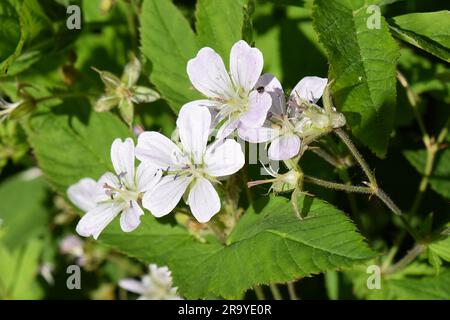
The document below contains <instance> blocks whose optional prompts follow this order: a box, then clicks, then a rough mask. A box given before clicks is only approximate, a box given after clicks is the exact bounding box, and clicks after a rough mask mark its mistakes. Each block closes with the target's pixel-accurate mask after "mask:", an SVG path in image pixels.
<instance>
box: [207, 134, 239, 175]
mask: <svg viewBox="0 0 450 320" xmlns="http://www.w3.org/2000/svg"><path fill="white" fill-rule="evenodd" d="M204 161H205V164H206V168H205V172H206V173H207V174H209V175H211V176H213V177H222V176H228V175H230V174H233V173H235V172H237V171H239V170H240V169H241V168H242V167H243V166H244V163H245V156H244V153H243V152H242V148H241V145H240V144H239V143H237V142H236V141H234V140H232V139H227V140H225V142H224V143H222V144H220V145H218V146H217V147H209V148H208V150H207V151H206V154H205V159H204Z"/></svg>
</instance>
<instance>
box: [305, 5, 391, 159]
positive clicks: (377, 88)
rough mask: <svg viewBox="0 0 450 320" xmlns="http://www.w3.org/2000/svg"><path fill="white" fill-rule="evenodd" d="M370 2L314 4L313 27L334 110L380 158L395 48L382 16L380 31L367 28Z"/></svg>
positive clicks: (386, 133)
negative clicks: (325, 62) (330, 82)
mask: <svg viewBox="0 0 450 320" xmlns="http://www.w3.org/2000/svg"><path fill="white" fill-rule="evenodd" d="M372 3H376V1H363V0H348V1H329V0H316V1H315V5H314V11H313V23H314V26H315V29H316V31H317V32H318V34H319V39H320V41H321V43H322V44H323V45H324V46H325V48H326V50H327V52H328V59H329V62H330V70H329V79H330V80H331V79H333V80H335V84H334V85H333V88H332V91H333V98H334V101H335V104H336V106H337V108H338V109H339V110H341V111H342V112H343V113H344V114H345V116H346V118H347V123H348V124H349V126H350V127H351V129H352V131H353V133H354V135H355V136H356V137H357V138H359V139H360V140H361V141H362V142H363V143H364V144H365V145H367V146H368V147H370V149H371V150H372V151H373V152H375V153H376V154H377V155H378V156H384V155H385V153H386V149H387V145H388V141H389V137H390V134H391V131H392V128H393V125H394V116H395V100H396V63H397V59H398V57H399V48H398V46H397V44H396V43H395V41H394V39H393V38H392V37H391V35H390V32H389V29H388V26H387V24H386V22H385V20H384V18H383V17H381V16H380V19H381V23H380V29H369V28H368V26H367V24H368V19H369V17H370V16H371V14H372V13H368V12H367V11H366V10H367V7H368V6H369V5H370V4H372Z"/></svg>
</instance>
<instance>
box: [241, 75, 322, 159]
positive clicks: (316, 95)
mask: <svg viewBox="0 0 450 320" xmlns="http://www.w3.org/2000/svg"><path fill="white" fill-rule="evenodd" d="M326 85H327V79H324V78H319V77H305V78H303V79H302V80H300V81H299V82H298V84H297V85H296V86H295V87H294V89H293V90H292V93H291V95H290V97H289V100H288V103H287V104H286V101H285V97H284V91H283V88H282V87H281V84H280V82H279V81H278V79H277V78H275V77H274V76H273V75H271V74H265V75H263V76H261V77H260V79H259V80H258V82H257V84H256V87H258V88H259V90H260V91H263V90H264V92H267V93H268V94H270V95H271V96H272V106H271V108H270V110H269V113H268V115H267V119H266V121H265V123H264V125H263V126H262V127H259V128H248V127H240V128H239V129H238V133H239V136H240V137H241V138H242V139H244V140H246V141H249V142H252V143H262V142H270V146H269V150H268V154H269V158H270V159H271V160H288V159H291V158H293V157H295V156H296V155H297V154H298V153H299V151H300V146H301V139H302V137H304V136H305V128H309V127H310V126H311V124H315V120H317V119H311V118H310V117H309V116H308V111H306V109H304V108H303V106H307V107H309V106H313V105H314V104H315V103H316V102H317V101H318V100H319V99H320V98H321V97H322V94H323V92H324V90H325V87H326ZM318 108H319V107H318ZM324 117H327V116H326V115H324Z"/></svg>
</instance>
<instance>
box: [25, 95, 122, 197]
mask: <svg viewBox="0 0 450 320" xmlns="http://www.w3.org/2000/svg"><path fill="white" fill-rule="evenodd" d="M83 101H84V100H80V101H79V103H78V104H77V103H75V104H73V105H72V104H69V103H68V102H66V103H63V104H61V105H59V106H57V107H55V108H53V109H52V110H50V111H45V112H41V113H37V114H36V115H35V116H34V117H33V118H32V119H31V120H30V126H29V127H28V128H27V130H26V131H27V135H28V139H29V142H30V144H31V146H32V148H33V150H34V153H35V155H36V157H37V160H38V163H39V167H40V168H41V169H42V171H43V172H44V175H45V176H46V177H47V179H48V180H49V181H50V182H51V183H52V184H53V186H55V187H56V189H57V190H58V191H60V192H61V193H62V194H65V193H66V189H67V187H68V186H70V185H71V184H73V183H76V182H77V181H78V180H80V179H81V178H83V177H92V178H95V179H97V178H99V177H100V175H102V174H103V173H105V172H106V171H108V170H111V169H112V165H111V161H110V155H109V153H110V147H111V143H112V142H113V140H114V139H115V138H125V137H127V136H130V131H129V130H128V128H127V127H126V125H125V124H124V123H123V122H122V121H120V120H119V119H118V118H117V117H116V116H114V115H112V114H111V113H106V112H105V113H96V112H90V107H89V105H88V102H87V101H86V102H83Z"/></svg>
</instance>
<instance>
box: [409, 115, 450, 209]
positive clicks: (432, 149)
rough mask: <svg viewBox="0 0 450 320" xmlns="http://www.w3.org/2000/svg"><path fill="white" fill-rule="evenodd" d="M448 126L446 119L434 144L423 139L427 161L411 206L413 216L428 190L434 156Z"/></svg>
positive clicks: (431, 140)
mask: <svg viewBox="0 0 450 320" xmlns="http://www.w3.org/2000/svg"><path fill="white" fill-rule="evenodd" d="M449 126H450V118H448V119H447V122H446V123H445V125H444V127H443V128H442V130H441V132H440V133H439V136H438V138H437V140H436V142H433V139H430V138H429V137H428V138H425V137H424V138H423V140H424V144H425V147H426V150H427V159H426V162H425V170H424V174H423V176H422V179H421V180H420V184H419V189H418V190H417V195H416V197H415V200H414V203H413V205H412V206H411V210H410V212H411V214H415V213H416V212H417V210H418V209H419V207H420V204H421V203H422V199H423V196H424V194H425V191H426V190H427V188H428V183H429V181H430V176H431V174H432V173H433V167H434V161H435V159H436V154H437V152H438V151H439V147H440V145H441V144H442V143H443V142H444V140H445V138H446V136H447V133H448V127H449Z"/></svg>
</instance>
